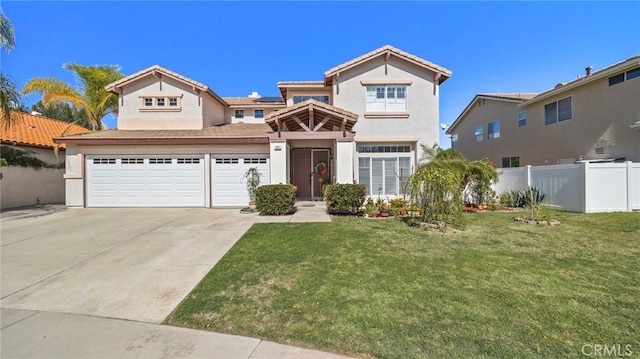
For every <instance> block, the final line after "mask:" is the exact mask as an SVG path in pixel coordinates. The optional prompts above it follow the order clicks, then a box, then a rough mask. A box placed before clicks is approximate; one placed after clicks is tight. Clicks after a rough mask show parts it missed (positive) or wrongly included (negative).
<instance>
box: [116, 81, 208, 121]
mask: <svg viewBox="0 0 640 359" xmlns="http://www.w3.org/2000/svg"><path fill="white" fill-rule="evenodd" d="M144 96H150V97H152V96H171V97H179V98H180V99H181V100H180V101H181V106H180V107H181V110H180V111H141V110H140V108H141V107H142V106H141V100H140V98H141V97H144ZM200 96H203V97H207V96H209V95H207V94H204V93H202V94H201V95H200ZM198 98H199V95H197V94H195V93H194V92H193V88H192V87H191V86H187V85H185V84H183V83H181V82H179V81H175V80H173V79H171V78H168V77H162V79H158V78H157V77H154V76H148V77H145V78H142V79H140V80H138V81H135V82H133V83H131V84H129V85H127V86H125V87H124V89H123V95H122V97H121V98H120V100H119V113H118V128H119V129H122V130H162V129H166V130H170V129H193V130H196V129H201V128H202V126H203V111H204V110H203V102H204V101H199V99H198ZM167 108H169V107H168V106H167Z"/></svg>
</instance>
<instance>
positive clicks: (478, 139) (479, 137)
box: [473, 126, 482, 142]
mask: <svg viewBox="0 0 640 359" xmlns="http://www.w3.org/2000/svg"><path fill="white" fill-rule="evenodd" d="M473 135H474V136H475V138H476V142H481V141H482V126H478V127H476V128H475V130H474V131H473Z"/></svg>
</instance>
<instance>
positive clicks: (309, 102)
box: [264, 99, 358, 121]
mask: <svg viewBox="0 0 640 359" xmlns="http://www.w3.org/2000/svg"><path fill="white" fill-rule="evenodd" d="M309 105H313V106H315V107H320V108H323V109H325V110H328V111H332V112H335V113H338V114H341V115H345V116H347V117H350V118H352V119H357V118H358V115H356V114H355V113H353V112H349V111H347V110H343V109H341V108H340V107H335V106H332V105H327V104H326V103H323V102H320V101H316V100H312V99H309V100H306V101H303V102H299V103H297V104H295V105H293V106H289V107H285V108H283V109H279V110H276V111H273V112H271V113H270V114H268V115H266V116H265V118H264V119H265V121H268V120H270V119H272V118H274V117H279V116H286V115H287V114H289V113H291V112H295V111H296V110H298V109H300V108H303V107H307V106H309Z"/></svg>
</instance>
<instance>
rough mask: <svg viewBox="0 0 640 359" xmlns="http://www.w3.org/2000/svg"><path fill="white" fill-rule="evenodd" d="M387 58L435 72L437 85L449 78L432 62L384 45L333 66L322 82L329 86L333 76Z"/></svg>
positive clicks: (448, 73) (449, 75) (449, 72)
mask: <svg viewBox="0 0 640 359" xmlns="http://www.w3.org/2000/svg"><path fill="white" fill-rule="evenodd" d="M385 54H386V56H387V58H388V57H389V56H391V55H394V56H396V57H398V58H400V59H402V60H405V61H407V62H410V63H413V64H415V65H417V66H419V67H422V68H423V69H426V70H429V71H432V72H435V73H436V74H437V78H438V79H437V81H438V84H442V83H443V82H445V81H446V80H447V79H448V78H449V77H451V71H450V70H448V69H446V68H444V67H442V66H439V65H436V64H434V63H432V62H429V61H427V60H425V59H423V58H420V57H418V56H415V55H412V54H410V53H408V52H406V51H403V50H400V49H398V48H396V47H393V46H391V45H384V46H382V47H379V48H377V49H375V50H373V51H370V52H368V53H366V54H364V55H362V56H359V57H356V58H355V59H353V60H349V61H347V62H345V63H343V64H340V65H338V66H335V67H333V68H331V69H329V70H327V71H326V72H325V73H324V82H325V84H327V85H328V84H330V83H331V82H332V78H333V76H334V75H336V74H339V73H340V72H341V71H344V70H347V69H350V68H353V67H356V66H358V65H360V64H362V63H364V62H367V61H369V60H372V59H374V58H376V57H378V56H381V55H385Z"/></svg>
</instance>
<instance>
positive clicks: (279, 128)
mask: <svg viewBox="0 0 640 359" xmlns="http://www.w3.org/2000/svg"><path fill="white" fill-rule="evenodd" d="M276 125H277V126H278V138H280V137H282V135H281V134H280V131H281V130H282V124H281V123H280V117H276Z"/></svg>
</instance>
